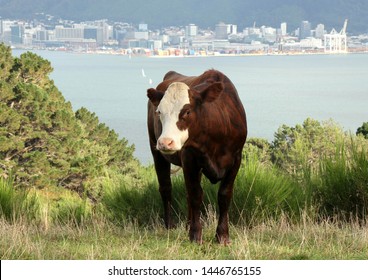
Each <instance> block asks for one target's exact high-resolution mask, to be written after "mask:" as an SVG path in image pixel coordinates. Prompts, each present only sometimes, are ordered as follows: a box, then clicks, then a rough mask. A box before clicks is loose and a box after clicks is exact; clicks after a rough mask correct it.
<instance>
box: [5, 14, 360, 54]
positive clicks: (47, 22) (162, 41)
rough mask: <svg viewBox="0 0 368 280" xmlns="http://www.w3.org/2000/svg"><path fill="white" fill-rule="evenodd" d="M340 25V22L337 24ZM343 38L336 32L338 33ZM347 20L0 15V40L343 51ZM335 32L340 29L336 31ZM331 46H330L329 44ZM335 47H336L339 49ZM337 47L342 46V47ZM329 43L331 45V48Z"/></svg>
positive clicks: (194, 49) (193, 50)
mask: <svg viewBox="0 0 368 280" xmlns="http://www.w3.org/2000/svg"><path fill="white" fill-rule="evenodd" d="M342 26H343V23H342ZM343 29H344V31H343V34H341V32H342V30H343ZM346 29H347V20H346V21H345V22H344V26H343V27H342V29H341V31H340V32H337V31H336V30H335V28H333V29H332V30H331V31H328V30H326V28H325V25H324V24H323V23H318V24H317V25H315V26H313V25H312V24H311V22H309V21H308V20H303V21H302V22H301V23H300V26H299V28H297V29H296V30H289V27H288V23H287V22H281V23H280V24H279V26H277V27H272V26H266V25H262V26H257V25H256V22H254V23H253V26H250V27H245V28H243V29H242V30H238V25H237V24H236V23H224V22H221V21H220V22H219V23H217V24H216V25H215V26H214V27H213V28H207V29H201V28H200V27H199V26H198V25H196V24H195V23H188V24H187V25H185V26H177V27H175V26H171V27H165V28H162V29H156V30H151V29H149V25H148V24H146V23H144V22H143V21H142V22H141V23H138V24H132V23H124V22H112V21H109V20H107V19H104V20H95V21H81V22H74V21H70V20H63V19H57V20H55V18H54V17H53V16H51V15H45V14H40V15H39V18H38V19H33V20H23V19H18V20H9V19H2V18H1V17H0V42H4V43H6V44H9V45H13V46H17V47H31V48H61V47H65V48H70V49H74V50H75V49H87V50H89V51H92V50H97V49H100V48H105V47H108V48H120V49H125V50H129V49H142V50H141V52H142V54H148V53H149V55H151V54H152V53H151V52H150V51H152V52H154V54H156V55H157V54H162V51H165V50H167V49H169V48H178V49H186V50H187V54H198V53H202V54H203V53H205V54H208V52H220V53H234V52H237V53H252V52H267V53H269V52H285V51H287V52H293V51H303V52H305V51H308V52H311V51H322V50H323V51H324V52H326V50H328V51H329V52H346V51H347V41H348V39H347V34H346ZM337 30H340V29H339V28H338V27H337ZM350 42H351V44H350V45H351V46H352V45H354V47H356V46H358V47H359V46H360V47H361V48H363V49H365V50H366V48H367V38H366V36H364V35H361V36H357V37H354V39H352V38H350ZM332 44H333V45H332ZM337 44H340V45H339V46H338V45H337ZM341 44H343V45H342V46H341ZM331 45H332V47H331Z"/></svg>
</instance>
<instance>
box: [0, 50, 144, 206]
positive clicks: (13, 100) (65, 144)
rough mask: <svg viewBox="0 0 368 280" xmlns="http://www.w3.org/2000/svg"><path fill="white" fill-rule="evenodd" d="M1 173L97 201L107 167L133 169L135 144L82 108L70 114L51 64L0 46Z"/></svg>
mask: <svg viewBox="0 0 368 280" xmlns="http://www.w3.org/2000/svg"><path fill="white" fill-rule="evenodd" d="M0 68H1V72H0V176H1V177H5V178H6V177H9V176H13V177H14V180H15V185H16V186H25V187H30V186H32V187H38V188H45V187H48V186H59V187H64V188H68V189H71V190H74V191H77V192H78V193H80V194H82V193H87V194H88V195H89V196H90V197H91V198H93V199H97V198H98V195H99V194H100V192H101V184H100V182H101V178H103V177H104V176H105V175H106V172H108V170H114V172H115V171H117V172H119V173H120V174H127V173H133V174H136V170H135V169H134V168H133V169H132V166H137V160H136V159H135V158H134V157H133V152H134V146H129V144H128V142H127V140H126V139H121V140H120V139H119V138H118V135H117V134H116V133H115V132H114V131H113V130H110V129H109V128H108V127H107V126H106V125H105V124H102V123H100V122H99V120H98V118H97V116H96V115H95V114H94V113H91V112H89V111H88V110H87V109H86V108H81V109H79V110H78V111H77V112H73V110H72V106H71V104H70V103H69V102H66V101H65V99H64V97H63V96H62V94H61V93H60V91H59V90H58V89H57V87H56V86H55V85H54V82H53V81H52V80H51V79H50V78H49V74H50V73H51V71H52V67H51V64H50V63H49V62H48V61H47V60H44V59H42V58H41V57H39V56H37V55H36V54H33V53H30V52H27V53H24V54H22V55H21V56H20V57H19V58H13V57H12V55H11V50H10V48H9V47H6V46H4V45H0Z"/></svg>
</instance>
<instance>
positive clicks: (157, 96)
mask: <svg viewBox="0 0 368 280" xmlns="http://www.w3.org/2000/svg"><path fill="white" fill-rule="evenodd" d="M163 96H164V93H163V92H161V91H158V90H156V89H154V88H149V89H147V97H148V98H149V100H150V101H151V102H152V104H153V105H155V107H157V106H158V104H160V101H161V99H162V97H163Z"/></svg>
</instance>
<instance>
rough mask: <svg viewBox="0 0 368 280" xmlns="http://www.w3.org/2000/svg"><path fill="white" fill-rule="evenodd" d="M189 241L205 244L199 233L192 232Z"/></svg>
mask: <svg viewBox="0 0 368 280" xmlns="http://www.w3.org/2000/svg"><path fill="white" fill-rule="evenodd" d="M189 239H190V241H191V242H196V243H198V244H203V240H202V233H198V232H190V233H189Z"/></svg>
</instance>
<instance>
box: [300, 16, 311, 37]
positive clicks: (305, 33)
mask: <svg viewBox="0 0 368 280" xmlns="http://www.w3.org/2000/svg"><path fill="white" fill-rule="evenodd" d="M310 36H311V23H310V22H309V21H307V20H305V21H302V22H301V24H300V28H299V39H300V40H302V39H305V38H308V37H310Z"/></svg>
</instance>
